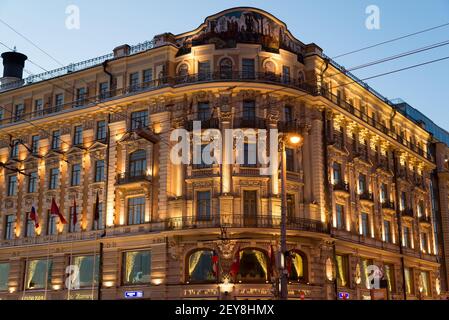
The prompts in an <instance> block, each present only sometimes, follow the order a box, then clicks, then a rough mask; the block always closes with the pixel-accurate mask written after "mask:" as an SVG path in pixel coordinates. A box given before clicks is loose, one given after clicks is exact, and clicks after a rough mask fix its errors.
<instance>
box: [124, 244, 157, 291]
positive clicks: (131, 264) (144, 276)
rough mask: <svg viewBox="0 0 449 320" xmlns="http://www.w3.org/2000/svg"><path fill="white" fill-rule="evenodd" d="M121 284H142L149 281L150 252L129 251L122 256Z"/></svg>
mask: <svg viewBox="0 0 449 320" xmlns="http://www.w3.org/2000/svg"><path fill="white" fill-rule="evenodd" d="M123 266H124V268H123V273H124V274H123V284H125V285H131V284H144V283H149V282H150V280H151V252H150V251H130V252H125V253H124V254H123Z"/></svg>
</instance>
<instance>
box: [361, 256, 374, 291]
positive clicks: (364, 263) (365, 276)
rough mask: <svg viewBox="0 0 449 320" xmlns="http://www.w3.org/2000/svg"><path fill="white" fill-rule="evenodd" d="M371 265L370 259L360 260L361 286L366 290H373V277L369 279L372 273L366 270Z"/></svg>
mask: <svg viewBox="0 0 449 320" xmlns="http://www.w3.org/2000/svg"><path fill="white" fill-rule="evenodd" d="M372 265H373V260H371V259H361V269H362V270H361V274H362V284H363V285H364V286H365V288H366V289H372V288H373V285H374V283H373V281H374V277H372V278H371V279H370V275H371V274H372V272H371V271H370V270H369V269H368V267H369V266H372Z"/></svg>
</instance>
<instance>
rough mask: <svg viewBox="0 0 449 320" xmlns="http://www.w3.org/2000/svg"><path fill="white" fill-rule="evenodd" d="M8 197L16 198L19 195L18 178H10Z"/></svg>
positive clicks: (14, 176)
mask: <svg viewBox="0 0 449 320" xmlns="http://www.w3.org/2000/svg"><path fill="white" fill-rule="evenodd" d="M7 194H8V196H15V195H16V194H17V176H16V175H13V176H8V193H7Z"/></svg>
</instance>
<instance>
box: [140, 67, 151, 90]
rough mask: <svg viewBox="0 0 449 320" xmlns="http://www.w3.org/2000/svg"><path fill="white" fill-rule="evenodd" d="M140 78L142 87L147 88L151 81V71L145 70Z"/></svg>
mask: <svg viewBox="0 0 449 320" xmlns="http://www.w3.org/2000/svg"><path fill="white" fill-rule="evenodd" d="M142 78H143V83H144V85H146V86H148V85H150V84H151V81H153V69H146V70H143V72H142Z"/></svg>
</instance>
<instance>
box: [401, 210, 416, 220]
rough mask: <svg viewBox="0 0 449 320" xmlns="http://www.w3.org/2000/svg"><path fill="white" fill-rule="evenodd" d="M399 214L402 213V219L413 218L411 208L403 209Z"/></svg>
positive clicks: (413, 214)
mask: <svg viewBox="0 0 449 320" xmlns="http://www.w3.org/2000/svg"><path fill="white" fill-rule="evenodd" d="M401 213H402V216H403V217H409V218H414V217H415V213H414V212H413V209H411V208H405V209H403V210H402V211H401Z"/></svg>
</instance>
